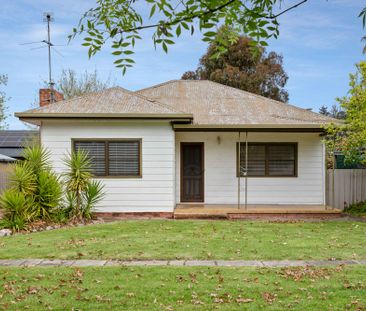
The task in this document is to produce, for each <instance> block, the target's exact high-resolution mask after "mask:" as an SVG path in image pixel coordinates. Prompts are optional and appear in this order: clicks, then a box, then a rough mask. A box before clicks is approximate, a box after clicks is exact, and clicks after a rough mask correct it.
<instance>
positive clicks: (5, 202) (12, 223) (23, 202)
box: [0, 189, 35, 231]
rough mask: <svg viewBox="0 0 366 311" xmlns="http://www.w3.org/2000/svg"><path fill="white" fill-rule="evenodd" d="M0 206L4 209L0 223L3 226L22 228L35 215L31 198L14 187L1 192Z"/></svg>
mask: <svg viewBox="0 0 366 311" xmlns="http://www.w3.org/2000/svg"><path fill="white" fill-rule="evenodd" d="M0 206H1V208H3V209H4V219H3V220H2V221H1V224H0V226H1V227H3V228H9V229H12V230H16V231H19V230H22V229H24V228H25V226H26V225H27V223H28V222H29V221H30V220H32V219H33V218H34V216H35V213H34V210H33V208H32V206H33V201H32V198H31V197H27V196H26V195H25V194H24V193H22V192H20V191H17V190H14V189H8V190H6V191H5V192H3V194H2V195H1V197H0Z"/></svg>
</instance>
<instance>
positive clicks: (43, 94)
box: [39, 89, 64, 107]
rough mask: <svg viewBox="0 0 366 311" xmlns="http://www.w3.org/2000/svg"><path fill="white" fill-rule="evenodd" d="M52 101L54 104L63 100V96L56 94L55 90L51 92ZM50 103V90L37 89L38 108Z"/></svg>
mask: <svg viewBox="0 0 366 311" xmlns="http://www.w3.org/2000/svg"><path fill="white" fill-rule="evenodd" d="M53 99H54V102H58V101H61V100H64V96H63V95H62V94H61V93H59V92H57V91H56V90H53ZM50 103H51V89H39V106H40V107H43V106H47V105H49V104H50Z"/></svg>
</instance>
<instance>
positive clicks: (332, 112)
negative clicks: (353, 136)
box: [319, 104, 346, 119]
mask: <svg viewBox="0 0 366 311" xmlns="http://www.w3.org/2000/svg"><path fill="white" fill-rule="evenodd" d="M319 113H320V114H323V115H325V116H327V117H331V118H334V119H344V118H345V117H346V113H345V112H344V110H343V109H342V108H340V107H339V106H338V105H335V104H334V105H332V107H331V108H330V109H328V107H327V106H324V105H323V106H321V107H320V108H319Z"/></svg>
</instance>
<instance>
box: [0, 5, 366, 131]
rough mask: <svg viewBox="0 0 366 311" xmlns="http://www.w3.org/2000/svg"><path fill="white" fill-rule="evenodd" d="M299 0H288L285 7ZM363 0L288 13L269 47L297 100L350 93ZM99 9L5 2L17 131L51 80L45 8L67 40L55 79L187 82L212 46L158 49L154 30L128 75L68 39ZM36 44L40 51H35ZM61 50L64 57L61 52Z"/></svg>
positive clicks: (4, 34) (4, 41) (191, 41)
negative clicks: (67, 75) (87, 76)
mask: <svg viewBox="0 0 366 311" xmlns="http://www.w3.org/2000/svg"><path fill="white" fill-rule="evenodd" d="M297 2H298V1H297V0H285V1H284V3H283V8H285V7H288V6H290V5H292V4H294V3H297ZM365 5H366V3H365V1H363V0H309V1H308V2H307V3H305V4H304V5H302V6H300V7H298V8H297V9H295V10H292V11H290V12H288V13H286V14H284V15H283V16H281V17H280V19H279V22H280V36H279V39H277V40H275V39H273V40H271V41H269V47H268V49H267V50H268V51H275V52H277V53H279V54H281V55H283V59H284V68H285V70H286V72H287V74H288V76H289V80H288V83H287V85H286V89H287V90H288V92H289V95H290V100H289V102H290V103H291V104H294V105H296V106H299V107H302V108H312V109H313V111H318V109H319V107H320V106H322V105H326V106H331V105H333V104H334V103H336V100H335V98H337V97H341V96H345V95H347V91H348V82H349V73H351V72H354V71H355V67H354V66H355V64H356V63H357V62H359V61H361V60H364V59H365V55H363V54H362V49H363V43H362V42H361V37H362V36H364V35H365V34H366V30H364V29H363V28H362V21H361V19H360V18H358V14H359V12H360V11H361V10H362V8H363V7H364V6H365ZM93 6H95V0H63V1H59V0H1V4H0V42H1V44H0V74H7V75H8V78H9V81H8V85H7V86H6V87H1V90H3V91H5V92H6V94H7V96H8V97H10V99H9V100H8V102H7V106H8V109H7V113H8V114H9V117H8V119H7V123H8V128H9V129H25V128H27V127H26V125H25V124H24V123H22V122H20V121H19V120H18V119H17V118H15V117H14V112H19V111H24V110H27V109H30V108H32V107H34V105H35V103H37V101H38V90H39V88H41V87H42V86H43V85H44V81H46V80H47V79H48V58H47V49H46V48H40V49H38V48H37V47H39V46H41V44H33V45H32V44H26V45H24V43H28V42H34V41H41V40H44V39H46V35H47V34H46V24H45V23H44V22H43V12H53V13H54V22H53V23H52V25H51V33H52V35H51V36H52V38H51V41H52V42H53V43H54V44H56V45H60V46H57V47H56V49H57V52H53V54H52V57H53V59H52V66H53V77H54V80H57V78H58V77H59V76H60V73H61V71H62V69H69V68H70V69H73V70H75V71H76V72H78V73H83V72H85V70H88V71H90V72H92V71H94V70H97V71H98V74H99V75H100V77H101V78H102V79H103V80H107V79H108V78H109V79H110V81H112V82H113V84H115V85H119V86H122V87H124V88H127V89H129V90H138V89H141V88H144V87H147V86H151V85H154V84H157V83H161V82H165V81H167V80H172V79H179V78H180V77H181V75H182V73H184V72H185V71H187V70H192V69H195V68H196V67H197V64H198V60H199V58H200V56H201V55H202V54H204V53H205V51H206V49H207V44H206V43H204V42H202V41H201V38H202V36H201V34H200V33H199V32H196V33H195V34H194V36H190V35H188V34H187V35H183V36H181V37H180V38H179V39H178V40H177V43H176V44H175V45H174V46H172V48H171V49H170V50H169V53H168V54H165V53H164V52H163V51H161V49H157V50H155V49H154V47H153V44H152V40H151V36H150V33H144V34H143V40H142V41H140V42H138V43H137V46H136V50H135V52H136V54H135V56H134V59H135V61H136V65H135V67H134V68H132V69H130V70H129V71H128V72H127V74H126V75H125V76H122V74H121V71H120V70H118V69H117V68H115V67H114V65H113V60H114V57H113V56H112V55H111V50H110V49H109V48H106V49H104V50H103V51H102V52H101V53H99V54H97V55H96V56H94V57H93V58H92V59H88V56H87V49H86V48H85V47H82V46H81V41H80V39H76V40H73V41H72V42H71V43H69V44H68V40H67V36H68V34H70V33H71V30H72V28H73V27H74V26H76V25H77V23H78V21H79V19H80V17H81V15H82V14H83V13H84V12H85V11H86V10H88V9H89V8H92V7H93ZM35 48H36V49H35ZM58 53H60V54H61V55H59V54H58Z"/></svg>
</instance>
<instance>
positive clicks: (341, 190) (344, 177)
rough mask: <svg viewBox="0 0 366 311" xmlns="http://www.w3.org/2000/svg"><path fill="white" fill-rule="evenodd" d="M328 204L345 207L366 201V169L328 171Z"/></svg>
mask: <svg viewBox="0 0 366 311" xmlns="http://www.w3.org/2000/svg"><path fill="white" fill-rule="evenodd" d="M326 193H327V205H329V206H333V207H335V208H340V209H343V208H344V207H345V206H347V205H349V204H352V203H357V202H361V201H366V169H335V170H334V179H333V170H332V169H330V170H328V171H327V192H326Z"/></svg>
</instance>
